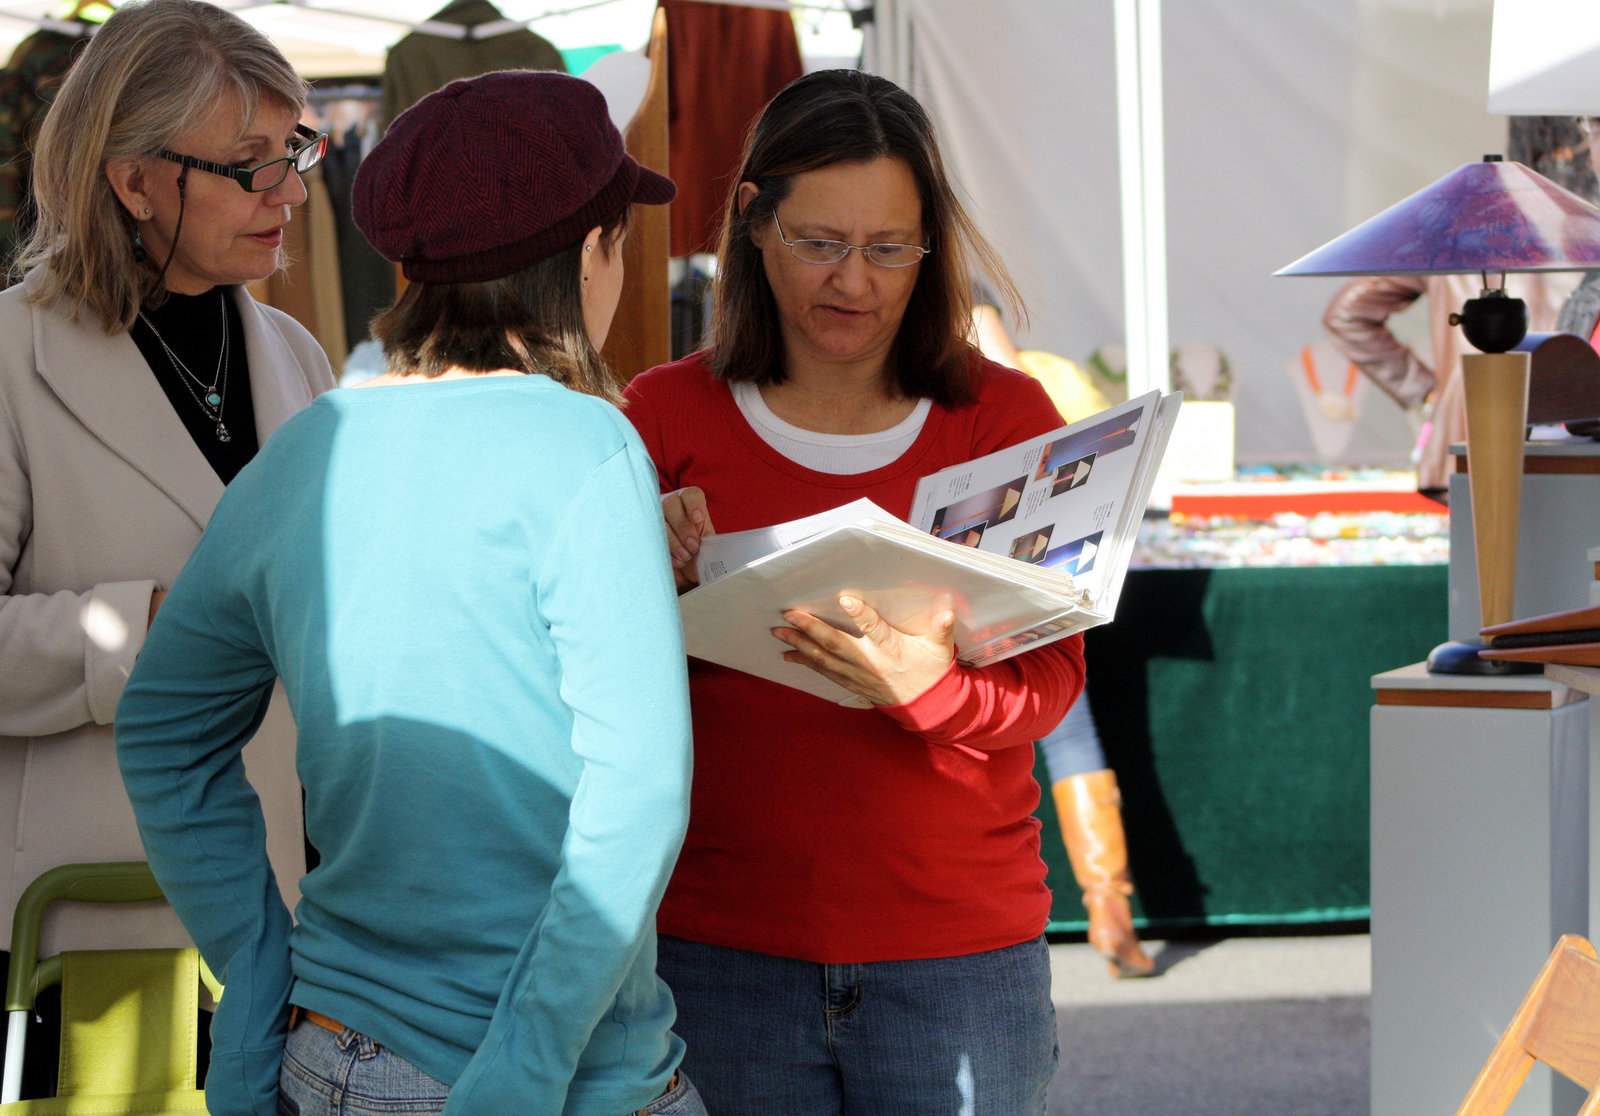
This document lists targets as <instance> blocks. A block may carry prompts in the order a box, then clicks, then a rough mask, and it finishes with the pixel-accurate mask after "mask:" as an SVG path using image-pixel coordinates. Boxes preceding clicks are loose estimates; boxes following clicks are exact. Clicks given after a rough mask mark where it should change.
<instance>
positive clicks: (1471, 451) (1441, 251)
mask: <svg viewBox="0 0 1600 1116" xmlns="http://www.w3.org/2000/svg"><path fill="white" fill-rule="evenodd" d="M1594 268H1600V208H1596V207H1595V206H1593V205H1590V204H1589V203H1588V202H1587V201H1585V200H1583V199H1582V198H1580V197H1578V195H1576V194H1574V193H1572V192H1571V191H1569V190H1566V189H1563V188H1562V187H1560V186H1557V185H1556V184H1555V183H1554V182H1551V181H1550V180H1549V179H1548V178H1545V177H1544V176H1543V175H1541V174H1538V173H1536V172H1534V171H1532V170H1529V169H1528V168H1527V167H1525V166H1523V165H1522V164H1521V163H1507V162H1504V161H1503V160H1502V159H1501V158H1500V156H1498V155H1487V156H1485V157H1484V160H1483V161H1482V162H1480V163H1468V164H1467V165H1466V166H1464V167H1461V168H1460V169H1458V170H1455V171H1452V172H1451V173H1450V174H1447V175H1445V176H1444V177H1443V178H1441V179H1439V181H1437V182H1435V183H1434V184H1433V185H1431V186H1428V187H1426V188H1424V189H1422V190H1419V191H1418V192H1417V193H1415V194H1413V195H1411V196H1410V197H1409V198H1406V199H1405V200H1404V201H1402V202H1398V203H1397V204H1395V205H1392V206H1390V207H1389V208H1388V209H1386V210H1384V211H1383V212H1382V213H1380V214H1378V215H1377V216H1376V217H1373V218H1371V219H1370V220H1367V221H1365V222H1363V223H1362V224H1360V225H1357V226H1356V227H1355V228H1353V229H1351V230H1350V231H1349V232H1347V233H1345V234H1344V235H1342V236H1339V237H1336V238H1335V239H1333V240H1330V241H1329V242H1328V243H1326V244H1324V245H1323V246H1322V247H1321V248H1318V249H1316V250H1315V251H1313V252H1310V253H1308V254H1307V255H1305V256H1302V257H1301V258H1300V259H1298V260H1296V261H1295V262H1294V263H1292V264H1290V265H1289V266H1287V267H1285V268H1283V269H1281V270H1280V271H1278V272H1276V273H1275V274H1278V275H1463V274H1465V275H1470V274H1472V273H1473V272H1478V273H1480V274H1482V275H1483V288H1484V289H1483V295H1482V296H1481V297H1479V298H1474V299H1469V300H1468V301H1467V303H1466V304H1465V305H1464V306H1463V307H1462V308H1461V312H1460V313H1459V314H1452V315H1451V316H1450V323H1451V324H1452V325H1456V324H1459V325H1460V326H1461V331H1462V333H1463V335H1465V337H1466V339H1467V340H1468V341H1469V342H1471V343H1472V344H1473V345H1474V346H1476V347H1477V348H1478V349H1479V350H1480V351H1479V352H1476V353H1467V354H1465V355H1463V356H1462V358H1461V375H1462V389H1463V393H1464V395H1465V398H1466V408H1467V472H1468V474H1469V475H1470V476H1471V478H1472V537H1473V543H1474V545H1475V546H1476V548H1477V561H1478V601H1479V606H1480V609H1481V612H1480V615H1481V621H1482V626H1483V627H1486V628H1487V627H1490V626H1492V625H1495V624H1503V623H1505V622H1507V621H1509V620H1511V619H1513V618H1514V617H1513V609H1514V591H1515V586H1516V567H1517V529H1518V524H1519V522H1520V519H1521V510H1522V507H1521V505H1522V456H1523V437H1524V430H1525V428H1526V426H1527V415H1528V354H1527V353H1525V352H1511V351H1509V350H1511V349H1513V348H1514V347H1515V346H1516V345H1517V344H1518V343H1519V342H1520V341H1521V340H1522V338H1523V335H1524V334H1525V333H1526V332H1527V328H1528V308H1527V306H1526V304H1525V303H1523V301H1522V300H1521V299H1517V298H1510V297H1508V296H1507V295H1506V293H1505V273H1506V272H1510V271H1587V270H1590V269H1594ZM1492 272H1499V273H1500V276H1501V279H1500V286H1499V287H1493V288H1491V287H1490V285H1489V276H1490V273H1492ZM1481 647H1482V645H1481V644H1445V645H1443V646H1441V647H1439V648H1435V650H1434V653H1433V654H1432V655H1430V656H1429V657H1428V668H1429V669H1430V670H1433V671H1436V672H1441V673H1484V674H1498V673H1505V672H1507V664H1504V663H1499V662H1496V661H1494V660H1489V659H1482V658H1479V657H1478V655H1477V651H1478V650H1479V649H1481Z"/></svg>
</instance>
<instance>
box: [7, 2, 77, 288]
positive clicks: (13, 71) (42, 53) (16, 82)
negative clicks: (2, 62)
mask: <svg viewBox="0 0 1600 1116" xmlns="http://www.w3.org/2000/svg"><path fill="white" fill-rule="evenodd" d="M86 41H87V40H86V39H83V38H80V37H78V36H75V35H64V34H62V33H61V32H59V31H45V30H41V31H35V32H34V33H33V34H31V35H29V36H28V37H27V38H26V39H23V40H22V42H20V43H18V44H17V49H16V50H14V51H12V52H11V58H10V60H9V61H8V62H7V63H6V68H5V69H4V70H0V261H9V260H10V257H11V255H12V252H13V251H14V250H15V249H16V246H17V244H18V243H19V242H20V241H21V240H22V238H23V237H24V236H26V235H27V231H28V226H29V225H30V224H31V221H30V220H29V213H28V212H27V207H26V206H25V204H24V203H25V202H26V201H27V200H28V184H29V181H30V179H31V177H32V176H31V167H32V163H33V156H32V147H33V139H34V137H35V136H36V135H38V133H39V123H40V121H42V120H43V119H44V110H45V109H46V108H47V107H48V106H49V104H50V100H51V98H52V97H53V96H54V95H55V91H56V89H57V87H59V86H60V84H61V80H62V78H64V77H65V76H66V73H67V70H68V68H69V67H70V66H71V65H72V60H73V58H74V57H76V54H75V48H76V47H78V46H79V45H80V44H82V43H84V42H86Z"/></svg>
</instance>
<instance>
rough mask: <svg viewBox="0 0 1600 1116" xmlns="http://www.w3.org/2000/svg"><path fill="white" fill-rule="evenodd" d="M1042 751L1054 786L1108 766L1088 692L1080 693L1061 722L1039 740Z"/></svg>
mask: <svg viewBox="0 0 1600 1116" xmlns="http://www.w3.org/2000/svg"><path fill="white" fill-rule="evenodd" d="M1039 751H1041V752H1043V753H1044V763H1045V767H1046V769H1047V770H1049V772H1050V783H1051V785H1052V786H1053V785H1055V784H1056V783H1059V782H1061V780H1063V779H1070V778H1071V777H1072V776H1074V775H1087V774H1088V773H1089V772H1091V771H1101V770H1103V769H1104V768H1105V767H1106V753H1105V749H1104V748H1103V747H1102V746H1101V744H1100V733H1099V730H1097V729H1096V728H1095V724H1094V713H1093V712H1091V711H1090V709H1089V694H1088V691H1084V692H1083V693H1081V694H1079V695H1078V700H1077V701H1075V702H1073V703H1072V708H1071V709H1068V710H1067V715H1066V716H1065V717H1063V718H1061V723H1060V724H1059V725H1057V726H1056V727H1055V728H1053V729H1051V730H1050V731H1049V732H1047V733H1045V735H1044V736H1043V737H1042V738H1041V739H1040V740H1039Z"/></svg>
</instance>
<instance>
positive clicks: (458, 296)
mask: <svg viewBox="0 0 1600 1116" xmlns="http://www.w3.org/2000/svg"><path fill="white" fill-rule="evenodd" d="M628 212H629V209H628V207H627V206H624V207H623V208H622V209H620V210H618V211H617V212H616V213H613V214H612V215H611V216H610V217H608V218H607V219H605V220H604V221H602V222H601V223H600V251H602V252H604V253H605V254H606V258H607V259H610V258H611V257H612V255H613V254H614V253H617V252H621V251H622V234H623V233H624V232H626V231H627V227H628ZM582 270H583V241H581V240H580V241H578V242H576V243H574V244H572V245H570V246H569V247H566V248H563V249H562V250H561V251H559V252H557V253H556V254H555V255H553V256H547V257H545V258H544V259H542V260H539V261H538V262H537V263H533V264H530V265H529V266H527V267H525V268H523V269H522V270H521V271H518V272H514V273H512V274H511V275H507V276H505V277H504V278H501V279H491V280H489V281H487V282H484V283H423V282H414V283H411V284H409V285H408V286H407V287H406V289H405V291H404V292H403V293H402V294H401V295H400V297H399V299H397V300H396V301H395V303H394V305H392V306H390V307H389V309H387V310H385V311H384V312H383V313H381V314H379V315H378V316H377V317H376V318H374V319H373V320H372V335H373V336H374V337H376V338H377V339H378V341H379V342H381V343H382V345H383V356H384V360H385V361H386V362H387V364H388V367H389V371H391V372H394V373H398V374H399V375H402V376H423V377H433V376H438V375H441V374H443V373H445V372H447V371H449V370H450V369H452V368H460V369H463V370H465V371H468V372H494V371H497V370H499V369H502V368H514V369H517V370H519V371H522V372H526V373H530V374H531V373H535V372H539V373H543V374H544V375H546V376H549V377H550V378H551V379H552V380H555V381H556V382H557V383H559V384H562V385H564V386H566V387H569V388H571V389H572V390H574V391H581V392H584V393H586V394H588V395H598V396H599V397H600V398H602V399H606V400H609V401H610V402H612V403H615V404H617V405H618V406H620V405H621V404H622V390H621V388H620V387H619V386H618V384H617V380H616V378H615V377H614V376H613V375H612V374H611V370H610V368H608V367H607V365H606V362H605V360H604V359H603V358H602V357H601V356H600V353H599V352H598V351H597V350H596V349H595V347H594V342H593V341H592V340H591V339H590V337H589V327H588V324H587V322H586V321H585V319H584V315H583V282H582V280H581V278H580V276H581V273H582Z"/></svg>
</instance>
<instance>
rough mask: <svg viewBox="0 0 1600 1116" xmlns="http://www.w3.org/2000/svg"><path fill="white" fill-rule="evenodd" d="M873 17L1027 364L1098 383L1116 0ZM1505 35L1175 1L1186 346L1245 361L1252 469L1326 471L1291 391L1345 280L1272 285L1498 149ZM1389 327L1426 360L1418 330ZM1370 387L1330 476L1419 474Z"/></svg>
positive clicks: (1172, 102)
mask: <svg viewBox="0 0 1600 1116" xmlns="http://www.w3.org/2000/svg"><path fill="white" fill-rule="evenodd" d="M876 7H877V13H878V14H877V18H878V20H879V24H880V28H901V29H902V30H901V35H900V36H898V38H899V39H901V40H902V41H900V42H898V46H899V47H900V50H899V57H898V60H897V61H896V62H895V64H894V65H893V68H892V69H887V68H886V69H885V70H884V72H885V73H886V75H887V76H890V77H895V78H897V80H901V81H904V82H907V83H908V84H909V86H910V88H911V89H913V91H915V92H916V94H917V95H918V97H919V98H921V99H922V100H923V101H924V103H925V104H927V105H928V106H929V109H930V111H931V112H932V113H933V115H934V117H935V119H936V121H937V123H938V126H939V128H940V133H941V138H942V140H943V143H944V145H945V154H946V157H947V159H948V160H949V162H950V163H951V164H952V167H953V169H954V173H955V175H956V176H957V178H958V179H959V180H960V184H961V186H962V187H963V189H964V192H965V193H966V195H967V196H968V197H969V199H970V200H971V202H972V205H973V209H974V212H975V214H976V216H977V217H978V220H979V222H980V224H981V225H982V227H983V228H984V229H985V231H986V232H987V233H988V234H989V235H990V237H991V238H992V239H993V241H994V242H995V244H996V246H997V247H998V248H999V249H1000V251H1001V253H1002V254H1003V256H1004V257H1005V259H1006V260H1007V262H1008V264H1009V265H1010V266H1011V267H1012V268H1013V269H1014V273H1015V276H1016V278H1017V279H1018V281H1019V283H1020V285H1021V286H1022V287H1023V290H1024V294H1025V295H1026V297H1027V298H1028V301H1029V306H1030V309H1031V310H1032V324H1031V326H1030V328H1029V329H1028V331H1027V333H1026V335H1025V336H1024V337H1023V338H1022V340H1023V341H1024V343H1025V344H1026V345H1027V346H1029V347H1033V348H1041V349H1047V350H1050V351H1053V352H1057V353H1060V354H1061V355H1063V356H1067V357H1069V358H1071V359H1074V360H1078V361H1082V360H1083V359H1084V358H1085V357H1087V355H1088V354H1089V353H1090V352H1092V351H1093V349H1094V348H1095V347H1096V346H1097V345H1100V344H1102V343H1105V342H1111V341H1118V342H1120V341H1121V340H1122V336H1123V328H1122V284H1121V268H1122V263H1121V245H1120V234H1119V220H1118V204H1119V203H1118V185H1117V181H1118V180H1117V150H1116V106H1115V78H1116V75H1115V72H1114V68H1113V41H1112V39H1113V31H1112V12H1111V3H1110V0H1093V2H1089V0H1072V2H1062V3H1042V2H1040V0H985V2H983V3H968V2H962V0H878V3H877V5H876ZM1490 16H1491V2H1490V0H1166V3H1164V5H1163V17H1164V18H1163V27H1162V37H1163V44H1164V49H1163V54H1164V66H1165V79H1164V88H1165V96H1164V101H1165V133H1166V153H1167V157H1166V180H1165V181H1166V196H1167V209H1166V215H1167V230H1168V253H1169V288H1168V291H1169V294H1168V298H1169V306H1170V336H1171V339H1172V343H1173V344H1174V345H1178V344H1183V343H1185V342H1191V341H1209V342H1212V343H1214V344H1216V345H1217V346H1219V347H1220V348H1221V350H1222V351H1223V353H1224V354H1225V355H1226V356H1227V358H1228V359H1229V361H1230V363H1231V365H1232V369H1233V377H1234V384H1235V387H1234V400H1235V403H1236V404H1237V408H1238V418H1237V438H1236V451H1237V456H1238V460H1239V461H1240V463H1241V464H1252V463H1290V462H1310V461H1315V460H1318V459H1319V452H1325V451H1319V449H1318V447H1317V446H1316V444H1314V440H1313V437H1312V435H1311V432H1310V429H1309V427H1308V425H1307V420H1306V414H1305V411H1304V410H1303V406H1302V400H1303V398H1304V397H1303V394H1302V392H1301V391H1300V390H1298V389H1297V387H1296V384H1295V377H1298V376H1300V375H1301V372H1300V352H1301V349H1302V348H1303V347H1304V346H1305V345H1307V344H1309V343H1312V342H1316V341H1319V340H1321V338H1322V337H1323V332H1322V326H1321V316H1322V310H1323V307H1324V306H1325V305H1326V303H1327V300H1328V298H1329V297H1330V296H1331V295H1332V293H1333V291H1334V290H1335V289H1336V288H1337V286H1338V281H1337V280H1324V279H1276V278H1273V277H1272V272H1273V271H1274V270H1276V269H1277V268H1279V267H1281V266H1283V265H1284V264H1286V263H1288V262H1289V261H1291V260H1293V259H1295V258H1297V257H1298V256H1300V255H1302V254H1303V253H1305V252H1307V251H1309V250H1310V249H1312V248H1315V247H1316V246H1318V245H1319V244H1322V243H1324V242H1325V241H1327V240H1330V239H1332V238H1333V237H1334V236H1336V235H1338V234H1339V233H1341V232H1343V231H1345V230H1346V229H1347V228H1349V227H1351V226H1352V225H1354V224H1356V223H1358V222H1360V221H1362V220H1365V219H1366V218H1367V217H1370V216H1372V215H1373V214H1374V213H1376V212H1378V211H1379V210H1381V209H1383V208H1385V207H1387V206H1389V205H1391V204H1393V203H1394V202H1396V201H1399V200H1400V199H1401V198H1403V197H1405V196H1407V195H1409V194H1410V193H1412V192H1414V191H1416V190H1418V189H1421V188H1422V187H1423V186H1426V185H1427V184H1429V183H1430V182H1432V181H1434V180H1435V179H1437V178H1439V177H1441V176H1442V175H1443V174H1445V173H1446V172H1448V171H1450V170H1453V169H1455V168H1456V167H1457V166H1459V165H1461V164H1462V163H1466V162H1471V161H1474V160H1476V159H1478V158H1480V157H1481V156H1482V155H1483V154H1484V153H1486V152H1491V151H1501V150H1503V149H1504V144H1505V135H1506V120H1505V118H1504V117H1497V116H1491V115H1490V114H1488V113H1487V112H1486V111H1485V107H1484V105H1485V90H1486V81H1487V73H1488V53H1489V29H1490ZM869 64H870V62H869ZM875 68H877V67H875ZM1393 323H1394V325H1395V327H1396V329H1397V332H1399V333H1401V334H1402V335H1403V336H1405V337H1406V338H1407V339H1408V340H1411V341H1414V343H1415V344H1416V345H1418V346H1419V351H1420V352H1422V353H1423V354H1424V356H1426V350H1427V341H1426V322H1425V319H1424V317H1423V311H1422V310H1421V309H1420V308H1419V309H1415V310H1412V311H1408V312H1407V313H1405V314H1402V315H1400V316H1398V317H1397V318H1396V319H1393ZM1338 371H1339V373H1340V375H1339V376H1338V379H1339V380H1340V381H1341V382H1342V380H1343V376H1342V372H1343V369H1342V368H1340V369H1339V370H1338ZM1358 387H1359V391H1358V399H1357V404H1358V406H1359V408H1360V410H1361V414H1362V417H1361V419H1360V421H1359V422H1358V423H1357V424H1356V427H1355V430H1354V432H1353V434H1352V436H1351V438H1350V440H1349V441H1348V443H1346V444H1345V445H1343V446H1342V447H1341V448H1340V449H1339V451H1338V453H1337V454H1336V455H1333V456H1334V457H1335V458H1336V460H1338V461H1339V462H1340V463H1353V464H1373V465H1390V466H1404V465H1405V464H1406V462H1407V459H1408V455H1409V450H1410V446H1411V443H1412V441H1413V433H1412V429H1411V426H1410V423H1409V422H1408V421H1407V418H1406V416H1404V415H1403V414H1402V413H1401V412H1400V410H1399V409H1398V408H1397V407H1395V406H1394V404H1393V403H1391V402H1390V401H1389V400H1388V398H1387V397H1385V396H1383V395H1382V394H1381V393H1380V392H1378V391H1376V390H1375V389H1371V388H1369V387H1368V386H1367V385H1366V384H1365V381H1361V382H1360V383H1359V384H1358Z"/></svg>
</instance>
